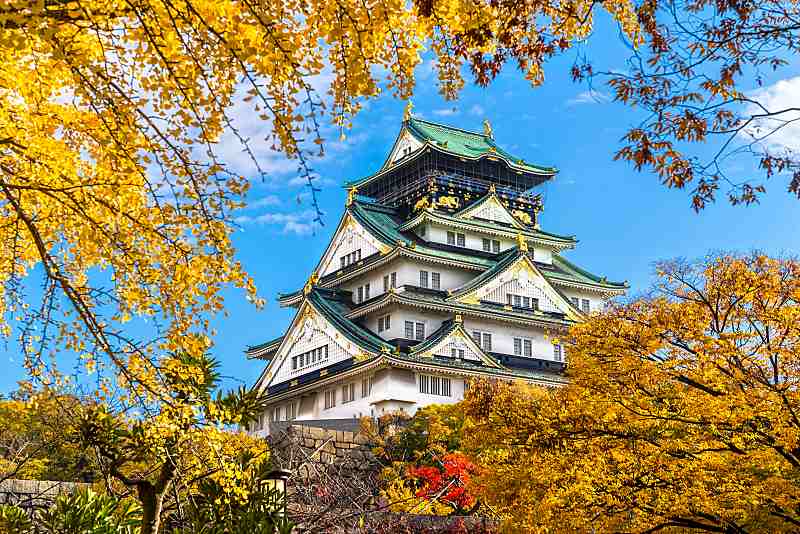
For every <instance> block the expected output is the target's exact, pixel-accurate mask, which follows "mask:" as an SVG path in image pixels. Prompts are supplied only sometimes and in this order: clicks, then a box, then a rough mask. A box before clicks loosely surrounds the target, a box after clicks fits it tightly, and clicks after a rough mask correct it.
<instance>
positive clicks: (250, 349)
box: [245, 336, 285, 354]
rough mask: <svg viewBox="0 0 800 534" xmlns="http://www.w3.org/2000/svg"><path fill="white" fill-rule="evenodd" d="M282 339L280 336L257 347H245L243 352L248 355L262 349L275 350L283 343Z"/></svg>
mask: <svg viewBox="0 0 800 534" xmlns="http://www.w3.org/2000/svg"><path fill="white" fill-rule="evenodd" d="M284 337H285V336H280V337H276V338H275V339H271V340H269V341H265V342H264V343H259V344H258V345H250V346H248V347H247V349H246V350H245V352H246V353H248V354H249V353H253V352H258V351H260V350H262V349H277V348H278V347H279V346H280V344H281V342H282V341H283V338H284Z"/></svg>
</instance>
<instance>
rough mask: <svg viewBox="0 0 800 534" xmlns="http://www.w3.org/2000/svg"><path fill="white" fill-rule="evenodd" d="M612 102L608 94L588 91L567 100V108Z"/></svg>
mask: <svg viewBox="0 0 800 534" xmlns="http://www.w3.org/2000/svg"><path fill="white" fill-rule="evenodd" d="M610 101H611V97H609V96H608V95H607V94H606V93H603V92H602V91H595V90H594V89H589V90H588V91H584V92H582V93H578V94H577V95H575V97H573V98H570V99H569V100H567V106H578V105H580V104H604V103H606V102H610Z"/></svg>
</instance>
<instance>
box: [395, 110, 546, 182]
mask: <svg viewBox="0 0 800 534" xmlns="http://www.w3.org/2000/svg"><path fill="white" fill-rule="evenodd" d="M405 124H406V126H407V127H408V130H409V131H410V132H411V133H412V135H414V136H415V137H417V138H418V139H419V140H420V141H423V142H424V141H429V142H431V143H432V144H433V145H435V146H436V147H437V148H439V149H440V150H443V151H445V152H450V153H452V154H455V155H457V156H462V157H465V158H470V159H477V158H480V157H482V156H496V157H500V158H503V159H504V160H506V162H507V163H508V164H509V165H511V166H513V167H518V168H520V169H524V170H527V171H529V172H532V173H536V174H555V173H556V172H558V171H557V170H556V169H554V168H553V167H543V166H540V165H533V164H531V163H527V162H525V161H524V160H523V159H522V158H520V157H517V156H514V155H512V154H510V153H508V152H506V151H505V150H503V149H502V148H500V147H499V146H497V144H496V143H495V142H494V139H492V138H491V137H489V136H488V135H485V134H483V133H477V132H470V131H468V130H462V129H460V128H454V127H452V126H447V125H444V124H438V123H435V122H430V121H426V120H423V119H419V118H414V117H412V118H410V119H409V120H408V121H406V123H405Z"/></svg>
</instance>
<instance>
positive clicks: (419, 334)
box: [415, 323, 425, 341]
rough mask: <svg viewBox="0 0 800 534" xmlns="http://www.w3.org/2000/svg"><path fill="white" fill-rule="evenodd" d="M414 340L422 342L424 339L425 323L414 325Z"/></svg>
mask: <svg viewBox="0 0 800 534" xmlns="http://www.w3.org/2000/svg"><path fill="white" fill-rule="evenodd" d="M416 334H417V335H416V338H415V339H416V340H417V341H422V340H423V339H425V323H417V324H416Z"/></svg>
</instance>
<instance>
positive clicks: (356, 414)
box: [250, 369, 469, 436]
mask: <svg viewBox="0 0 800 534" xmlns="http://www.w3.org/2000/svg"><path fill="white" fill-rule="evenodd" d="M425 374H429V375H437V373H425ZM367 376H372V380H373V382H372V392H371V393H370V394H368V395H367V396H366V397H362V395H361V380H362V379H363V378H364V377H367ZM438 376H442V377H445V378H449V379H450V396H449V397H445V396H442V395H430V394H423V393H420V392H419V385H418V384H419V382H418V374H417V373H415V372H414V371H410V370H406V369H382V370H380V371H376V372H369V373H364V374H361V375H357V376H354V377H352V378H350V379H345V380H340V381H337V382H335V383H334V384H329V385H326V386H325V387H320V388H319V389H317V390H316V391H314V392H311V393H306V394H305V395H303V396H302V397H301V398H300V399H299V400H300V411H299V413H298V416H297V417H296V418H295V420H296V421H303V420H312V419H313V420H318V419H350V418H354V419H357V418H360V417H365V416H369V417H379V416H380V415H383V414H385V413H388V412H392V411H400V409H401V408H402V411H404V412H406V413H408V414H410V415H413V414H414V413H416V411H417V410H418V409H420V408H422V407H424V406H428V405H430V404H453V403H456V402H458V401H460V400H461V399H463V398H464V383H465V381H467V380H469V378H467V377H461V376H452V375H438ZM351 382H352V383H354V384H355V400H354V401H352V402H349V403H346V404H342V401H341V400H342V392H341V390H342V386H343V385H344V384H349V383H351ZM329 389H335V390H336V392H337V393H336V406H335V407H333V408H328V409H325V391H327V390H329ZM297 400H298V399H297V398H295V399H287V400H284V401H283V402H281V403H278V404H277V406H279V407H280V410H281V416H282V415H283V413H284V408H285V407H286V406H287V405H288V404H289V403H290V402H297ZM275 406H276V405H272V406H270V407H268V408H267V411H266V412H265V413H264V414H262V416H261V418H260V421H259V423H257V424H256V426H255V429H253V430H251V431H250V432H251V433H252V434H255V435H258V436H266V435H267V434H268V421H269V418H268V415H267V414H268V413H272V410H273V408H274V407H275Z"/></svg>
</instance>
